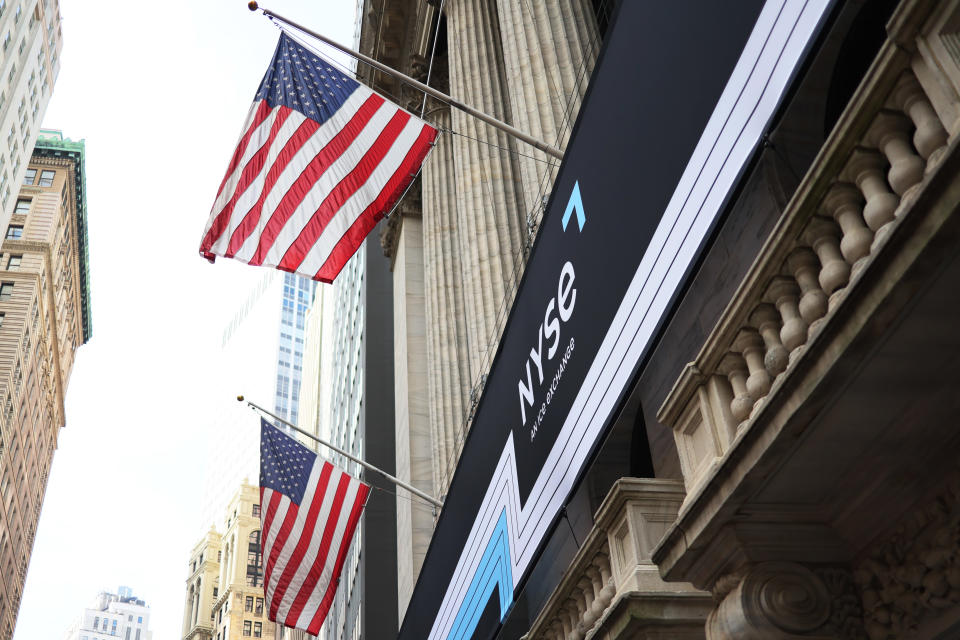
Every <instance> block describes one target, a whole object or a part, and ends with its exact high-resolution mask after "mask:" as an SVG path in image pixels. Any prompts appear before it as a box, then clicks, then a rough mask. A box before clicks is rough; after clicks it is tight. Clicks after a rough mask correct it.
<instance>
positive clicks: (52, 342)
mask: <svg viewBox="0 0 960 640" xmlns="http://www.w3.org/2000/svg"><path fill="white" fill-rule="evenodd" d="M42 136H43V137H41V138H40V139H39V140H38V141H37V145H36V148H35V149H34V152H33V156H32V158H31V159H30V163H29V165H28V167H27V168H26V171H25V176H26V178H25V180H24V183H23V185H22V186H21V188H20V190H19V193H18V194H17V198H16V209H15V211H14V215H13V217H12V218H11V220H10V224H9V226H8V227H7V230H6V236H5V238H4V240H3V243H2V245H0V253H2V255H0V347H2V348H0V401H2V402H3V405H2V406H3V413H2V419H0V639H2V640H8V639H9V638H11V637H12V635H13V628H14V626H15V623H16V619H17V612H18V608H19V604H20V597H21V594H22V591H23V583H24V580H25V578H26V573H27V565H28V563H29V561H30V553H31V550H32V548H33V539H34V533H35V532H36V528H37V520H38V519H39V517H40V507H41V505H42V503H43V496H44V491H45V490H46V485H47V477H48V473H49V471H50V464H51V462H52V460H53V452H54V450H55V449H56V446H57V437H58V434H59V431H60V428H61V427H63V426H64V424H65V423H66V416H65V414H64V395H65V394H66V389H67V383H68V381H69V379H70V372H71V370H72V368H73V362H74V354H75V352H76V349H77V347H79V346H80V345H82V344H84V343H86V342H87V340H89V339H90V335H91V330H92V324H91V312H90V274H89V259H88V255H87V208H86V184H85V170H84V144H83V142H82V141H80V142H74V141H71V140H69V139H65V138H64V137H63V135H62V134H61V133H60V132H56V131H44V132H43V134H42Z"/></svg>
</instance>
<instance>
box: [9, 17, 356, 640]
mask: <svg viewBox="0 0 960 640" xmlns="http://www.w3.org/2000/svg"><path fill="white" fill-rule="evenodd" d="M261 4H262V5H263V6H266V7H269V8H271V9H274V10H276V11H278V12H279V13H282V14H285V15H287V16H288V17H290V18H292V19H295V20H298V21H301V22H303V23H304V24H307V25H310V26H312V27H313V28H315V29H317V30H318V31H321V32H323V33H324V34H326V35H329V36H331V37H333V38H334V39H336V40H339V41H340V42H345V43H350V42H351V41H352V38H353V29H354V27H353V20H354V12H355V4H356V2H355V0H265V1H264V2H262V3H261ZM61 12H62V15H63V36H64V49H63V55H62V63H63V67H62V69H61V71H60V76H59V77H58V79H57V83H56V86H55V87H54V92H53V98H52V100H51V102H50V106H49V107H48V110H47V114H46V117H45V119H44V126H45V127H48V128H56V129H62V130H63V132H64V135H65V136H68V137H70V138H72V139H80V138H84V139H86V145H87V176H86V181H87V203H88V207H89V232H90V262H91V278H90V280H91V288H92V296H93V297H92V310H93V338H92V340H91V341H90V342H89V343H88V344H87V345H85V346H83V347H81V348H80V350H79V353H78V357H77V361H76V365H75V366H74V369H73V374H72V378H71V380H70V387H69V392H68V394H67V426H66V428H64V429H63V431H62V432H61V435H60V442H59V449H58V450H57V452H56V454H55V455H54V459H53V468H52V471H51V474H50V481H49V485H48V488H47V494H46V500H45V502H44V505H43V511H42V513H41V518H40V525H39V528H38V530H37V536H36V542H35V544H34V549H33V557H32V559H31V562H30V569H29V573H28V575H27V584H26V589H25V591H24V597H23V601H22V603H21V606H20V617H19V621H18V624H17V630H16V635H15V638H16V640H27V639H32V638H41V637H46V638H58V637H61V636H62V635H63V633H64V632H65V631H66V630H67V628H68V627H69V626H70V624H71V622H72V621H73V619H74V618H76V617H77V616H78V615H79V614H80V613H81V611H82V609H83V608H84V607H85V606H87V605H88V604H89V602H90V601H92V599H93V597H94V596H95V595H96V593H97V592H98V591H100V590H110V591H115V589H116V587H117V586H118V585H121V584H123V585H127V586H129V587H131V588H132V589H133V592H134V593H135V594H136V595H138V596H139V597H142V598H144V599H145V600H146V601H147V603H148V604H149V605H150V606H151V609H152V621H151V622H152V625H151V626H152V629H153V632H154V637H155V638H156V639H157V640H161V639H162V640H168V639H170V638H179V637H180V634H181V620H182V615H183V603H184V581H185V580H186V573H187V569H188V568H187V559H188V553H189V550H190V549H191V548H192V546H193V544H194V543H195V542H196V541H197V529H196V522H197V518H198V514H199V511H200V504H201V498H202V496H201V495H200V492H201V483H202V478H203V467H204V460H205V457H206V453H207V445H208V443H207V436H208V434H209V433H210V425H211V424H212V422H213V420H212V416H214V415H216V413H217V412H218V411H222V410H223V409H224V405H225V404H228V403H233V404H234V405H236V401H235V400H233V398H232V397H230V396H227V397H220V396H219V391H218V392H216V393H212V392H211V390H213V389H217V387H218V385H217V384H216V383H215V382H214V381H212V380H211V379H210V378H211V377H212V373H211V372H212V371H215V369H216V368H217V367H216V362H215V359H216V358H217V356H218V354H219V353H220V342H221V337H222V331H223V329H224V327H225V326H226V324H227V322H228V321H229V320H230V318H231V317H232V316H233V315H234V314H235V312H236V310H237V308H238V307H239V306H240V305H241V304H242V303H243V300H244V299H245V297H246V296H247V294H248V292H249V290H250V289H251V288H252V287H254V286H255V285H256V283H257V282H258V281H259V279H260V278H261V277H262V275H263V272H262V270H261V269H259V268H254V267H249V266H246V265H242V264H239V263H234V262H232V261H229V260H218V261H217V263H216V264H215V265H210V264H208V263H207V262H206V261H204V260H203V259H201V258H200V257H199V255H198V254H197V247H198V246H199V242H200V235H201V233H202V231H203V226H204V223H205V222H206V218H207V214H208V212H209V210H210V205H211V204H212V200H213V196H214V195H215V193H216V189H217V187H218V185H219V184H220V180H221V178H222V176H223V172H224V171H225V169H226V165H227V162H228V160H229V158H230V155H231V153H232V151H233V148H234V145H235V143H236V140H237V136H238V134H239V131H240V127H241V125H242V124H243V120H244V117H245V115H246V112H247V109H248V108H249V106H250V103H251V100H252V98H253V95H254V93H255V92H256V89H257V86H258V84H259V82H260V78H261V77H262V75H263V73H264V71H265V70H266V66H267V63H268V62H269V59H270V56H271V54H272V53H273V48H274V46H275V44H276V39H277V34H278V31H277V29H276V28H275V27H274V26H273V25H272V24H270V22H269V21H268V20H267V19H266V18H265V17H263V16H262V15H259V14H256V15H255V14H252V13H251V12H249V11H248V10H247V9H246V2H245V1H243V0H167V1H163V2H142V1H139V0H137V1H130V0H61ZM277 313H278V314H279V309H278V310H277ZM264 340H268V341H271V343H272V344H275V341H276V336H275V335H274V334H273V331H272V330H270V331H264ZM259 351H260V352H261V353H262V352H263V351H264V350H263V349H260V350H259ZM248 365H249V367H250V368H251V370H252V371H255V370H257V369H258V368H259V370H262V369H263V368H265V367H266V368H268V369H269V375H271V376H272V375H273V371H274V362H273V359H272V358H271V359H267V361H264V362H256V361H251V362H249V363H248ZM241 391H242V390H238V392H241ZM260 400H261V401H262V403H263V404H266V405H268V406H269V405H272V401H273V399H272V398H261V399H260ZM249 420H251V421H256V417H255V416H254V414H253V413H252V412H251V413H250V414H249Z"/></svg>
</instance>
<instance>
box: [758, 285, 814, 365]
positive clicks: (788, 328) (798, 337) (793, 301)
mask: <svg viewBox="0 0 960 640" xmlns="http://www.w3.org/2000/svg"><path fill="white" fill-rule="evenodd" d="M799 295H800V289H799V287H798V286H797V283H796V282H794V281H793V279H791V278H785V277H783V276H777V277H775V278H774V279H773V280H771V282H770V286H768V287H767V292H766V295H765V296H764V299H765V300H766V301H768V302H771V303H773V305H774V306H775V307H776V308H777V311H779V312H780V319H781V321H782V324H781V327H780V340H781V341H782V342H783V346H784V347H786V349H787V350H788V351H793V350H794V349H796V348H797V347H799V346H801V345H802V344H803V343H805V342H806V341H807V323H806V322H805V321H804V319H803V316H801V315H800V307H799Z"/></svg>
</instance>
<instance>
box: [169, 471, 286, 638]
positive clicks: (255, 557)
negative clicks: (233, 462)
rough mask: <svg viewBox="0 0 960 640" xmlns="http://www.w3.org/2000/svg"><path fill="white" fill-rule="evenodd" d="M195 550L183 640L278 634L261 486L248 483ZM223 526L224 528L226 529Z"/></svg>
mask: <svg viewBox="0 0 960 640" xmlns="http://www.w3.org/2000/svg"><path fill="white" fill-rule="evenodd" d="M224 514H225V517H224V518H223V520H222V521H221V522H220V525H221V527H222V530H218V529H217V528H216V527H215V526H214V525H211V527H210V530H209V531H208V532H207V534H206V535H205V536H204V537H203V538H202V539H201V540H200V542H198V543H197V545H196V546H195V547H194V548H193V551H192V552H191V554H190V565H189V576H188V578H187V584H186V599H185V603H184V610H183V640H190V639H193V638H196V639H197V640H240V639H241V638H273V637H274V634H275V632H276V625H274V623H272V622H270V621H269V620H268V619H267V611H266V609H265V606H264V595H263V558H262V547H261V542H260V489H259V487H256V486H253V485H250V484H247V483H243V484H242V485H241V486H240V488H239V489H238V490H237V492H236V493H235V494H234V496H233V498H232V499H231V500H230V502H229V504H227V506H226V509H225V512H224ZM221 531H222V532H221Z"/></svg>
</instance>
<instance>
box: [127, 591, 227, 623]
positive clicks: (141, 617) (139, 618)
mask: <svg viewBox="0 0 960 640" xmlns="http://www.w3.org/2000/svg"><path fill="white" fill-rule="evenodd" d="M214 591H216V589H214ZM137 624H143V616H137Z"/></svg>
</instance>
